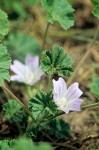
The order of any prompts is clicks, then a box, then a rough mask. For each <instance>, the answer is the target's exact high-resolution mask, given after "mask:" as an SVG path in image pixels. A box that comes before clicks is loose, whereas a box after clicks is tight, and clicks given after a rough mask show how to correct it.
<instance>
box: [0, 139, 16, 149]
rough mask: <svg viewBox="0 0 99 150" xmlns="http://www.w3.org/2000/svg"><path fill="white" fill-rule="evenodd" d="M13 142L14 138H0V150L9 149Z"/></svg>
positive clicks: (14, 141)
mask: <svg viewBox="0 0 99 150" xmlns="http://www.w3.org/2000/svg"><path fill="white" fill-rule="evenodd" d="M15 143H16V140H15V139H13V140H12V139H10V140H0V150H10V147H12V146H13V145H14V144H15Z"/></svg>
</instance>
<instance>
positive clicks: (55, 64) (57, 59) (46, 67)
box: [41, 46, 73, 77]
mask: <svg viewBox="0 0 99 150" xmlns="http://www.w3.org/2000/svg"><path fill="white" fill-rule="evenodd" d="M43 55H44V58H43V59H42V60H41V68H42V70H43V71H44V72H45V73H47V74H50V75H53V74H58V75H59V76H62V77H65V76H69V75H70V74H71V73H72V72H73V69H72V67H71V65H72V59H71V57H70V56H69V55H68V54H67V53H65V52H64V49H63V48H62V47H59V46H53V47H52V51H50V50H46V51H44V53H43Z"/></svg>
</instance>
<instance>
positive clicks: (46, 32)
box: [42, 23, 50, 50]
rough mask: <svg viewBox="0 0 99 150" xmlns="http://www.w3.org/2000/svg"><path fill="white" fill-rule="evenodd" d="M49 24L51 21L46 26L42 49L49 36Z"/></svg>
mask: <svg viewBox="0 0 99 150" xmlns="http://www.w3.org/2000/svg"><path fill="white" fill-rule="evenodd" d="M49 26H50V23H48V24H47V27H46V30H45V33H44V40H43V44H42V50H43V49H44V47H45V44H46V38H47V34H48V29H49Z"/></svg>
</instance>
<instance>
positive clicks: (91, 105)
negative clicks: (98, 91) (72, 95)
mask: <svg viewBox="0 0 99 150" xmlns="http://www.w3.org/2000/svg"><path fill="white" fill-rule="evenodd" d="M96 106H99V102H98V103H93V104H89V105H85V106H82V107H81V109H85V108H90V107H96Z"/></svg>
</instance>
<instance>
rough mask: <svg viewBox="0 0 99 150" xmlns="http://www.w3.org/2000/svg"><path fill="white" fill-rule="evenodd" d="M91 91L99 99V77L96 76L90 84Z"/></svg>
mask: <svg viewBox="0 0 99 150" xmlns="http://www.w3.org/2000/svg"><path fill="white" fill-rule="evenodd" d="M90 91H91V93H93V95H94V96H95V97H96V98H97V99H98V100H99V78H95V79H94V81H93V82H92V83H91V84H90Z"/></svg>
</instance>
